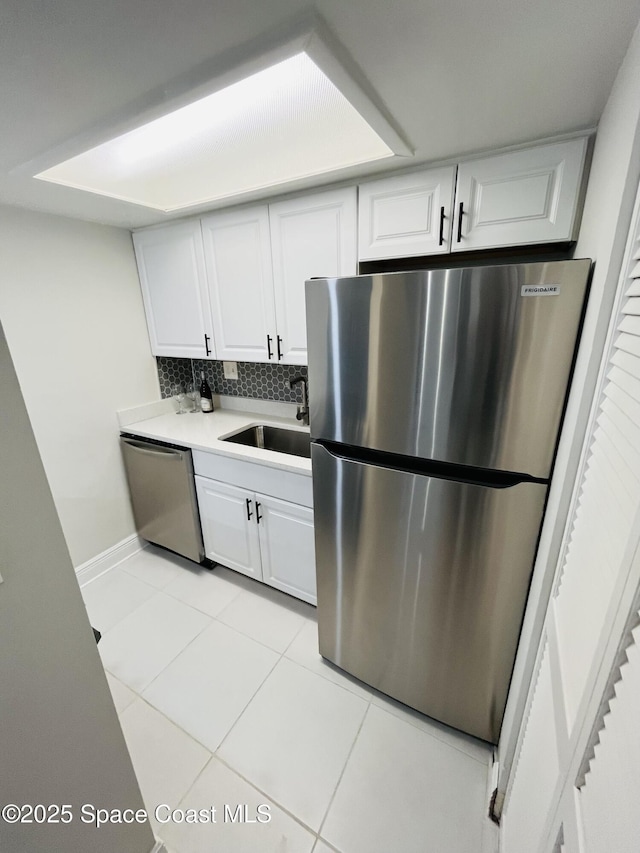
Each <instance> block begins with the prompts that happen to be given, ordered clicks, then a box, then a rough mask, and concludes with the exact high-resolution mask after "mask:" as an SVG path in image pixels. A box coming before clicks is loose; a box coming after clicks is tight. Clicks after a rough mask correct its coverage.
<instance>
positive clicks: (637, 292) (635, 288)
mask: <svg viewBox="0 0 640 853" xmlns="http://www.w3.org/2000/svg"><path fill="white" fill-rule="evenodd" d="M638 269H639V270H640V264H638ZM625 296H640V278H634V279H632V281H631V284H630V285H629V287H628V289H627V291H626V293H625Z"/></svg>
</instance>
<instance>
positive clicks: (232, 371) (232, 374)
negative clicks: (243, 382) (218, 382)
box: [222, 361, 238, 379]
mask: <svg viewBox="0 0 640 853" xmlns="http://www.w3.org/2000/svg"><path fill="white" fill-rule="evenodd" d="M222 369H223V370H224V378H225V379H237V378H238V362H237V361H223V362H222Z"/></svg>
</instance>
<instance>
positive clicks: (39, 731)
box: [0, 326, 154, 853]
mask: <svg viewBox="0 0 640 853" xmlns="http://www.w3.org/2000/svg"><path fill="white" fill-rule="evenodd" d="M0 398H1V399H2V414H1V416H0V417H1V424H2V441H0V472H1V474H0V506H1V507H2V512H1V513H0V571H1V573H2V577H3V582H2V583H0V685H1V687H0V720H1V721H2V725H1V726H0V756H1V769H0V803H1V804H2V805H5V804H7V803H15V804H18V805H21V804H23V803H30V804H36V803H42V804H45V805H46V804H49V803H57V804H60V805H62V804H69V805H70V806H71V807H72V809H73V814H74V819H73V820H72V821H71V822H70V823H68V824H65V823H61V824H58V825H47V824H35V823H34V824H31V825H27V824H25V825H20V824H9V823H8V822H6V821H2V820H0V849H1V850H2V851H3V853H25V851H27V850H28V851H29V853H50V851H65V853H87V851H92V853H114V851H119V853H148V851H150V850H151V848H152V846H153V843H154V839H153V833H152V831H151V828H150V826H149V823H148V822H145V823H143V824H137V823H135V824H131V825H117V824H110V825H107V826H103V827H101V828H100V829H94V828H93V827H92V826H91V825H90V824H84V823H82V821H81V819H80V814H81V812H80V810H81V807H82V806H83V804H85V803H89V804H92V805H95V806H100V807H102V808H107V809H114V808H118V809H125V808H133V809H142V808H144V805H143V801H142V796H141V794H140V789H139V787H138V783H137V781H136V777H135V774H134V771H133V767H132V765H131V759H130V758H129V754H128V752H127V747H126V745H125V742H124V737H123V735H122V731H121V729H120V724H119V722H118V717H117V715H116V711H115V708H114V706H113V701H112V700H111V696H110V694H109V687H108V685H107V681H106V678H105V674H104V670H103V668H102V665H101V662H100V657H99V655H98V651H97V648H96V644H95V641H94V638H93V634H92V632H91V628H90V626H89V622H88V620H87V613H86V611H85V608H84V605H83V603H82V599H81V597H80V589H79V587H78V584H77V582H76V578H75V575H74V572H73V567H72V565H71V560H70V559H69V552H68V550H67V547H66V543H65V540H64V537H63V535H62V530H61V528H60V522H59V520H58V517H57V514H56V510H55V506H54V503H53V500H52V497H51V492H50V491H49V487H48V484H47V480H46V477H45V473H44V470H43V467H42V463H41V461H40V456H39V455H38V448H37V446H36V442H35V440H34V437H33V433H32V431H31V426H30V424H29V419H28V416H27V412H26V409H25V406H24V403H23V400H22V395H21V393H20V388H19V385H18V382H17V380H16V376H15V373H14V370H13V365H12V363H11V358H10V355H9V351H8V349H7V346H6V343H5V339H4V335H3V333H2V326H0Z"/></svg>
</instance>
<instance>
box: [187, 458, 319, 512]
mask: <svg viewBox="0 0 640 853" xmlns="http://www.w3.org/2000/svg"><path fill="white" fill-rule="evenodd" d="M193 470H194V471H195V473H196V474H199V475H200V476H202V477H209V478H210V479H212V480H222V481H224V482H227V483H233V484H234V485H236V486H238V487H239V488H242V489H250V490H251V491H253V492H260V493H261V494H264V495H272V496H273V497H277V498H281V499H282V500H285V501H291V502H292V503H297V504H302V506H309V507H311V506H313V494H312V486H311V476H310V475H306V474H295V473H293V472H292V471H281V470H279V469H278V468H271V467H269V466H267V465H260V463H259V462H252V461H249V460H247V461H245V460H244V459H231V458H230V457H229V456H219V455H218V454H217V453H207V452H205V451H203V450H194V451H193Z"/></svg>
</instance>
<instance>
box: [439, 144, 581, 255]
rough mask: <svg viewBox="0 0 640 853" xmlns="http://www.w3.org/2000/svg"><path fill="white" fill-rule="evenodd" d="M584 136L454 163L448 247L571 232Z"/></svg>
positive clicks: (566, 236) (550, 238) (515, 242)
mask: <svg viewBox="0 0 640 853" xmlns="http://www.w3.org/2000/svg"><path fill="white" fill-rule="evenodd" d="M586 146H587V140H586V138H584V137H583V138H581V139H571V140H568V141H567V142H557V143H553V144H551V145H540V146H538V147H537V148H529V149H527V150H523V151H512V152H510V153H508V154H498V155H496V156H495V157H487V158H484V159H481V160H472V161H470V162H468V163H461V164H460V165H459V166H458V185H457V190H456V202H455V224H454V234H453V240H452V243H451V248H452V251H454V252H463V251H467V250H469V249H487V248H491V247H493V246H520V245H526V244H528V243H549V242H555V241H563V240H571V239H573V238H574V236H575V235H574V228H575V225H576V210H577V206H578V197H579V193H580V184H581V178H582V170H583V165H584V158H585V152H586Z"/></svg>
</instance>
